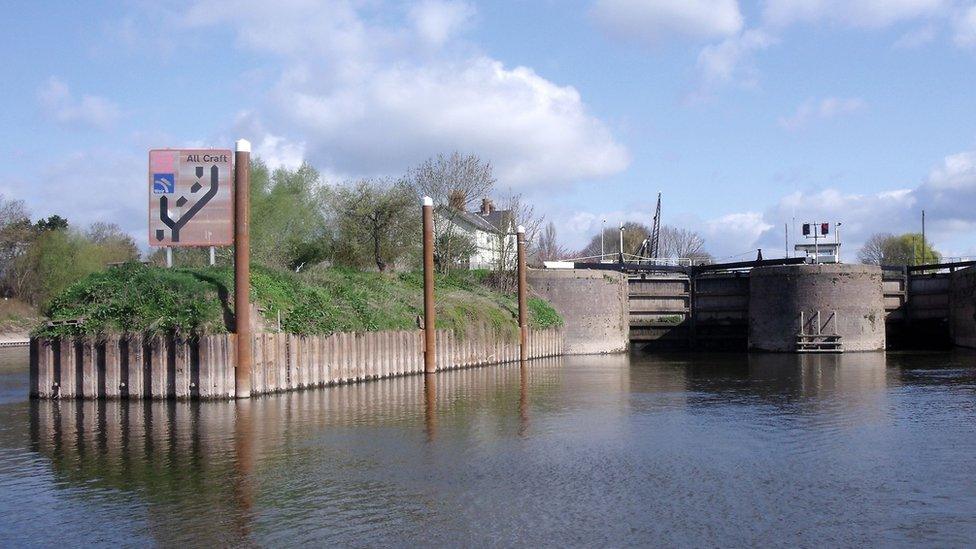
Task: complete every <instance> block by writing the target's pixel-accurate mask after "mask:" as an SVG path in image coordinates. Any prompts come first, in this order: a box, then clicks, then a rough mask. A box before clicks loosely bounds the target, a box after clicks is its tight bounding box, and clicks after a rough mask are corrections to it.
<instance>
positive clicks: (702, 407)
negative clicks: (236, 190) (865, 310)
mask: <svg viewBox="0 0 976 549" xmlns="http://www.w3.org/2000/svg"><path fill="white" fill-rule="evenodd" d="M970 358H971V355H968V356H967V355H958V354H923V355H893V354H889V355H887V356H886V355H885V354H880V353H879V354H874V353H866V354H850V355H843V356H840V357H837V356H834V357H797V356H786V355H732V354H730V355H702V354H698V355H681V354H674V355H661V356H634V357H632V358H628V357H624V356H618V357H573V358H567V359H561V360H546V361H534V362H531V363H530V364H529V365H528V366H527V367H525V368H519V367H518V366H505V367H493V368H480V369H471V370H464V371H457V372H447V373H442V374H439V375H437V376H435V377H434V378H433V380H432V381H431V382H429V383H426V382H425V380H424V378H423V377H405V378H397V379H393V380H387V381H382V382H375V383H367V384H359V385H350V386H344V387H335V388H329V389H323V390H313V391H304V392H298V393H291V394H285V395H274V396H267V397H261V398H256V399H254V400H252V401H249V402H238V403H176V402H168V403H167V402H153V403H124V402H106V403H91V402H87V403H86V402H39V403H34V404H33V405H29V404H28V403H27V402H26V401H25V400H24V399H23V397H22V396H20V397H16V395H15V393H12V392H10V391H8V393H7V395H6V396H7V398H8V399H10V401H9V402H8V403H7V404H0V517H2V518H0V539H3V540H4V542H5V543H4V545H25V544H52V545H53V544H55V543H59V542H61V541H63V540H64V539H85V540H86V541H89V542H96V543H103V544H109V543H120V544H127V545H132V544H144V543H156V544H163V545H183V544H186V545H194V546H198V545H211V544H212V545H221V546H223V545H241V544H259V545H286V544H293V543H296V542H298V543H301V542H306V543H315V544H324V543H328V542H331V543H336V544H343V545H354V546H361V545H418V544H426V545H539V546H567V545H569V546H579V545H586V546H593V545H611V546H618V545H633V544H639V545H675V544H677V545H720V544H721V545H759V544H763V545H766V544H769V545H787V544H790V545H795V544H800V545H813V544H817V545H867V544H871V545H894V544H901V545H904V544H908V543H915V544H917V543H927V544H935V545H963V544H965V542H966V541H968V540H971V539H973V538H976V519H974V515H973V513H972V509H974V508H976V484H974V482H976V480H974V476H973V475H972V474H971V473H972V471H973V470H976V436H974V435H976V421H974V413H976V412H974V409H976V389H974V387H976V382H974V380H976V369H974V367H973V361H972V360H970ZM8 375H14V374H9V372H8ZM17 375H21V376H22V378H21V381H20V382H16V381H11V380H12V379H14V378H8V380H7V381H8V383H7V386H11V385H10V384H11V383H13V384H15V385H16V384H17V383H20V386H19V389H17V392H16V394H19V395H23V394H24V393H25V392H26V375H25V373H22V374H17ZM15 377H16V375H15Z"/></svg>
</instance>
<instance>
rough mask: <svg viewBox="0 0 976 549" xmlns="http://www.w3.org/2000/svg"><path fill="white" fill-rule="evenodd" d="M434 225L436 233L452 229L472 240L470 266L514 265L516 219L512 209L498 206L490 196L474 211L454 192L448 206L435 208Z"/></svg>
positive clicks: (477, 267) (482, 267) (468, 264)
mask: <svg viewBox="0 0 976 549" xmlns="http://www.w3.org/2000/svg"><path fill="white" fill-rule="evenodd" d="M434 229H435V232H436V233H437V235H438V236H440V235H443V234H445V233H446V232H448V231H452V232H453V234H457V235H461V236H463V237H465V238H466V239H467V240H468V241H470V242H471V244H472V248H473V249H472V250H470V251H471V253H470V254H469V255H468V257H467V267H468V268H469V269H495V268H498V267H499V266H500V265H504V267H505V268H506V269H511V268H513V267H514V265H515V246H516V236H515V221H514V219H513V217H512V211H511V210H497V209H495V205H494V203H492V201H491V199H490V198H484V199H482V201H481V209H480V210H478V211H474V212H469V211H466V210H465V208H464V197H463V196H459V195H455V196H452V197H451V199H450V203H449V204H448V205H447V206H440V207H438V208H437V217H436V219H435V221H434Z"/></svg>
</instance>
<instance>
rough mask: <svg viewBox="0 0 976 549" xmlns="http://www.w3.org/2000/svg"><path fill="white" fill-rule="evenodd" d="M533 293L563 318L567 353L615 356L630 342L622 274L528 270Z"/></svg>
mask: <svg viewBox="0 0 976 549" xmlns="http://www.w3.org/2000/svg"><path fill="white" fill-rule="evenodd" d="M527 279H528V283H529V287H530V288H531V290H532V292H533V293H534V294H536V295H538V296H540V297H543V298H545V299H547V300H548V301H549V303H552V306H553V307H555V309H556V310H557V311H558V312H559V314H560V315H562V317H563V321H564V326H563V334H564V337H565V340H564V343H563V345H564V346H563V350H564V352H565V353H566V354H602V353H618V352H623V351H626V350H627V347H628V344H629V341H630V339H629V338H630V322H629V314H630V312H629V305H628V297H627V295H628V282H627V276H626V275H624V274H623V273H617V272H612V271H596V270H586V269H553V270H538V269H530V270H529V271H528V273H527Z"/></svg>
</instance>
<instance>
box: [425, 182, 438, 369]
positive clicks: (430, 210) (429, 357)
mask: <svg viewBox="0 0 976 549" xmlns="http://www.w3.org/2000/svg"><path fill="white" fill-rule="evenodd" d="M421 211H422V213H423V219H424V222H423V224H424V371H425V372H427V373H433V372H436V371H437V360H436V353H437V347H436V341H435V327H434V326H435V321H436V318H437V311H436V310H435V308H434V200H433V199H432V198H431V197H429V196H425V197H424V200H423V206H422V207H421Z"/></svg>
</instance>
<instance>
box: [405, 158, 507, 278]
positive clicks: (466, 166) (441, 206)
mask: <svg viewBox="0 0 976 549" xmlns="http://www.w3.org/2000/svg"><path fill="white" fill-rule="evenodd" d="M407 177H408V180H409V182H410V185H411V186H412V187H413V189H414V190H415V192H416V194H417V195H418V196H429V197H431V199H433V201H434V206H435V207H436V208H437V214H438V215H437V219H436V220H435V231H436V233H437V241H438V243H439V244H440V245H439V246H438V248H439V250H438V256H439V258H440V259H441V260H440V261H438V267H439V268H440V269H441V270H446V269H449V268H451V267H452V266H457V265H460V264H461V263H463V261H460V259H461V256H463V255H464V254H463V253H461V252H463V250H459V249H458V248H463V249H470V248H471V245H473V243H471V242H468V239H466V238H464V237H463V235H459V234H457V228H456V223H457V220H458V216H459V215H460V213H461V212H462V211H467V210H468V209H469V208H470V207H471V205H472V204H474V203H475V202H476V201H478V200H480V199H482V198H485V197H488V196H489V195H491V192H492V190H493V189H494V188H495V176H494V175H493V173H492V167H491V162H488V161H483V160H481V158H480V157H478V156H477V155H474V154H468V155H462V154H461V153H459V152H457V151H454V152H452V153H451V154H449V155H446V156H445V155H443V154H438V155H437V156H436V157H432V158H428V159H427V160H424V161H423V162H421V163H420V165H419V166H417V167H416V168H414V169H413V170H411V171H410V173H409V174H408V176H407Z"/></svg>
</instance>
